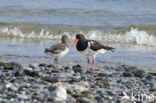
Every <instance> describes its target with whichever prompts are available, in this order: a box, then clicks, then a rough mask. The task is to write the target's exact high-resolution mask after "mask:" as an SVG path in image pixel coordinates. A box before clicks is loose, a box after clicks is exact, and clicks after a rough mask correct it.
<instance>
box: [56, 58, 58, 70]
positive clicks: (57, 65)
mask: <svg viewBox="0 0 156 103" xmlns="http://www.w3.org/2000/svg"><path fill="white" fill-rule="evenodd" d="M56 64H57V68H58V58H56Z"/></svg>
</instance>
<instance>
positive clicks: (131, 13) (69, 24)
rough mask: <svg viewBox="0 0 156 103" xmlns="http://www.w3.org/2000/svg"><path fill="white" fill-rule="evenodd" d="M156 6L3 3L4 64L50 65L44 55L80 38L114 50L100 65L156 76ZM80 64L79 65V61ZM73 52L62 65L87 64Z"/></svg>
mask: <svg viewBox="0 0 156 103" xmlns="http://www.w3.org/2000/svg"><path fill="white" fill-rule="evenodd" d="M155 5H156V1H155V0H11V1H10V0H1V2H0V60H1V61H17V62H22V63H23V62H24V63H28V62H30V63H31V62H50V61H51V60H52V59H51V58H50V57H48V56H46V55H45V54H44V52H43V51H44V49H45V48H46V47H49V46H50V45H52V44H55V43H56V42H59V41H60V40H59V39H60V37H61V35H63V34H66V35H68V36H69V38H70V39H71V40H74V39H75V34H76V33H83V34H85V35H86V37H87V38H88V39H95V40H98V41H100V42H101V43H103V44H105V45H109V46H113V47H115V48H116V51H115V52H113V53H111V52H108V53H106V54H105V55H102V56H98V57H97V61H96V62H97V65H103V64H111V65H112V64H128V65H135V66H139V67H141V68H145V69H152V70H156V7H155ZM75 58H76V59H75ZM85 61H86V60H85V57H84V56H82V55H81V54H80V53H78V52H77V51H76V49H75V48H72V49H71V50H70V52H69V53H68V55H66V56H65V57H64V58H62V61H61V62H62V63H63V64H66V63H67V62H68V63H69V64H71V65H74V64H76V63H79V64H83V65H84V64H85Z"/></svg>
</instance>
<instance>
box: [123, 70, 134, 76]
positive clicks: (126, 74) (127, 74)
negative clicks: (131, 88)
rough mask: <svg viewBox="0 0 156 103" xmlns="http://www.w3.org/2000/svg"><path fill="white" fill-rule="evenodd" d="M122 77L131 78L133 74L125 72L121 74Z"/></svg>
mask: <svg viewBox="0 0 156 103" xmlns="http://www.w3.org/2000/svg"><path fill="white" fill-rule="evenodd" d="M122 75H123V76H124V77H133V74H132V73H131V72H128V71H125V72H123V74H122Z"/></svg>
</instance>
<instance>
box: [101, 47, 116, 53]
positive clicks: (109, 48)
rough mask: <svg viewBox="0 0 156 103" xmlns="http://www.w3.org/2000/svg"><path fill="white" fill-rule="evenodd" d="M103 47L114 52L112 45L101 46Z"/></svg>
mask: <svg viewBox="0 0 156 103" xmlns="http://www.w3.org/2000/svg"><path fill="white" fill-rule="evenodd" d="M103 48H104V49H106V50H110V51H111V52H114V49H115V48H113V47H106V46H103Z"/></svg>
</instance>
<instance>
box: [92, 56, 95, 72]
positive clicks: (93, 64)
mask: <svg viewBox="0 0 156 103" xmlns="http://www.w3.org/2000/svg"><path fill="white" fill-rule="evenodd" d="M94 66H95V57H93V63H92V71H94V69H95V68H94Z"/></svg>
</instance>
